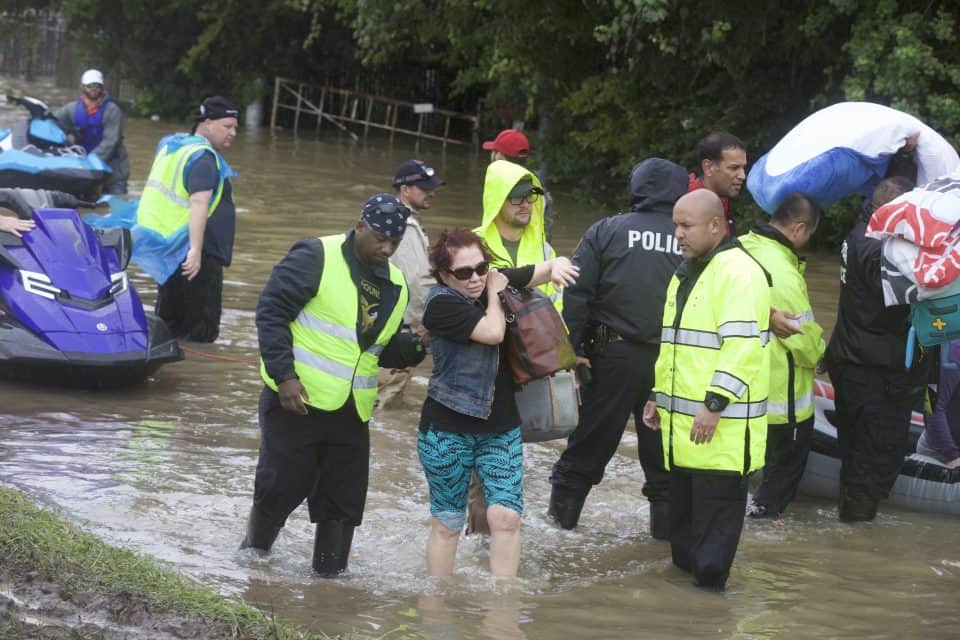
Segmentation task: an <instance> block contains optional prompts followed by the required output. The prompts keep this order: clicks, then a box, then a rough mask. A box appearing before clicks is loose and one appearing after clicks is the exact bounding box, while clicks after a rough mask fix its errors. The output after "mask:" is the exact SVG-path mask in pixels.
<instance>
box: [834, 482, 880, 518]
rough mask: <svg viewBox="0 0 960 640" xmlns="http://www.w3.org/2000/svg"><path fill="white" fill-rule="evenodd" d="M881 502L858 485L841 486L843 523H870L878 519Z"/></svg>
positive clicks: (840, 511)
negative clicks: (878, 508)
mask: <svg viewBox="0 0 960 640" xmlns="http://www.w3.org/2000/svg"><path fill="white" fill-rule="evenodd" d="M878 504H879V500H877V499H876V498H873V497H871V496H870V494H868V493H867V491H866V490H865V489H863V488H862V487H858V486H856V485H840V510H839V516H840V521H841V522H869V521H870V520H873V519H874V518H876V517H877V505H878Z"/></svg>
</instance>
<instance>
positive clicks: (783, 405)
mask: <svg viewBox="0 0 960 640" xmlns="http://www.w3.org/2000/svg"><path fill="white" fill-rule="evenodd" d="M793 408H794V411H796V412H797V413H798V414H799V413H800V412H801V411H804V410H806V409H812V408H813V391H811V392H810V393H805V394H803V395H802V396H800V397H799V398H797V400H796V402H794V403H793ZM789 410H790V405H789V403H787V402H767V413H769V414H777V415H781V416H786V415H787V412H788V411H789ZM797 419H798V420H800V418H799V415H798V418H797Z"/></svg>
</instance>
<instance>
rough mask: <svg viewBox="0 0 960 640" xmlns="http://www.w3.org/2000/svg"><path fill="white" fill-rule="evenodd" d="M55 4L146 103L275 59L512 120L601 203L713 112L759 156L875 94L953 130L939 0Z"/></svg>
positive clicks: (229, 89)
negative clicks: (638, 165)
mask: <svg viewBox="0 0 960 640" xmlns="http://www.w3.org/2000/svg"><path fill="white" fill-rule="evenodd" d="M62 3H63V8H64V11H65V12H66V13H67V15H68V16H69V17H70V19H71V24H73V25H74V26H75V28H76V29H77V31H78V32H79V33H87V34H90V36H91V38H92V40H93V41H94V42H95V43H96V44H97V46H98V48H99V51H100V52H101V55H102V57H103V60H104V61H105V62H108V63H110V64H115V65H122V66H123V71H124V73H125V74H126V75H127V77H129V78H131V79H132V80H134V81H135V82H136V83H137V84H138V85H139V86H141V87H142V88H143V89H144V90H145V92H144V95H145V96H147V97H148V98H149V100H148V101H149V102H150V104H151V107H152V108H153V109H154V110H157V111H161V112H164V113H174V112H179V113H183V112H184V111H185V109H188V108H190V107H192V105H194V104H195V103H196V101H197V100H198V99H199V97H201V96H202V95H205V94H209V93H212V92H222V93H226V94H229V95H233V96H243V98H244V99H246V98H249V97H252V96H253V94H254V89H253V87H255V86H256V83H255V81H256V80H257V79H258V78H259V79H265V80H268V81H269V80H270V79H271V78H272V77H273V76H275V75H287V76H292V77H295V78H298V79H302V80H304V81H329V82H332V83H335V84H340V85H346V86H350V87H356V88H361V89H367V90H371V91H375V92H378V93H382V94H386V95H392V96H395V97H400V98H408V99H417V100H430V101H434V102H437V103H440V104H443V105H444V106H447V107H451V108H455V109H460V110H464V111H474V110H478V111H479V113H480V115H481V123H482V127H483V128H484V130H483V131H482V132H481V133H482V135H490V134H493V133H495V132H496V130H497V129H499V128H500V127H502V126H504V125H508V126H509V124H511V122H512V120H513V119H523V120H525V121H526V123H527V126H528V130H530V131H531V133H532V134H533V135H532V138H533V141H534V149H535V151H536V154H537V159H538V160H539V161H540V162H541V164H542V165H549V168H550V173H551V181H552V182H553V183H554V184H558V183H564V184H567V185H570V186H571V187H572V188H573V189H575V190H578V191H579V192H580V194H581V195H588V196H590V197H592V198H593V199H595V200H598V201H602V202H604V203H605V204H608V205H610V206H613V203H614V202H615V201H621V200H622V198H623V195H624V188H625V183H626V176H627V173H628V171H629V168H630V167H631V166H632V165H633V164H634V163H635V162H636V161H638V160H640V159H642V158H644V157H647V156H651V155H659V156H662V157H666V158H670V159H673V160H675V161H678V162H680V163H681V164H684V165H686V166H687V167H689V168H690V169H693V168H694V162H695V158H694V153H695V145H696V142H697V140H699V139H700V138H701V137H702V136H703V135H704V134H706V133H707V132H709V131H711V130H714V129H725V130H728V131H731V132H733V133H735V134H737V135H739V136H740V137H741V138H743V139H744V140H745V141H746V142H747V143H748V146H749V152H750V153H749V155H750V157H751V159H756V158H757V157H759V155H761V154H762V153H763V152H765V151H766V150H768V149H769V148H770V147H771V146H773V144H775V143H776V141H777V140H778V139H780V137H782V136H783V135H784V134H785V133H786V132H787V131H789V130H790V128H792V127H793V126H794V125H795V124H796V123H797V122H799V121H800V120H801V119H803V118H804V117H805V116H806V115H808V114H809V113H811V112H812V111H814V110H815V109H818V108H820V107H823V106H825V105H828V104H831V103H833V102H836V101H839V100H846V99H851V100H861V99H862V100H871V101H876V102H879V103H883V104H889V105H891V106H893V107H895V108H898V109H901V110H904V111H907V112H909V113H912V114H914V115H916V116H918V117H919V118H921V119H922V120H924V121H926V122H928V123H929V124H930V125H931V126H933V127H934V128H936V129H937V130H939V131H940V132H941V133H943V134H944V135H945V136H946V137H947V138H948V139H950V140H951V142H953V143H954V144H957V143H960V98H958V95H960V92H958V89H960V46H958V43H957V35H956V34H957V27H958V24H957V23H958V19H960V6H958V5H957V4H956V2H953V1H948V0H940V1H935V0H925V1H923V2H921V1H919V0H790V1H788V0H761V1H759V2H758V1H756V0H750V1H747V0H727V1H725V2H720V1H718V0H694V1H686V0H551V1H550V2H545V1H544V2H515V1H512V0H260V1H258V2H240V1H239V0H207V2H205V3H200V4H198V3H193V2H188V1H187V0H62ZM741 200H745V201H747V202H749V198H741ZM738 206H739V208H740V209H741V210H742V209H744V208H745V206H744V205H743V204H741V205H738Z"/></svg>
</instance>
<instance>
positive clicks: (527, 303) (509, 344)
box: [498, 286, 577, 384]
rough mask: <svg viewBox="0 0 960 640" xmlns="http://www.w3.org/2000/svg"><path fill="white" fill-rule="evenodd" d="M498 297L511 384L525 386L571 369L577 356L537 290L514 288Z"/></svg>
mask: <svg viewBox="0 0 960 640" xmlns="http://www.w3.org/2000/svg"><path fill="white" fill-rule="evenodd" d="M498 295H499V297H500V302H501V304H502V305H503V314H504V316H505V317H506V320H507V335H506V337H505V338H504V341H503V342H504V347H505V348H506V349H507V362H508V363H509V365H510V372H511V373H512V374H513V381H514V382H516V383H517V384H524V383H526V382H529V381H530V380H534V379H536V378H543V377H546V376H549V375H552V374H554V373H556V372H557V371H562V370H564V369H572V368H573V366H574V365H575V364H576V362H577V355H576V353H574V351H573V345H571V344H570V339H569V338H568V337H567V329H566V327H565V326H564V324H563V319H562V318H561V317H560V314H559V313H557V310H556V309H555V308H554V306H553V303H552V302H550V298H548V297H547V296H545V295H543V293H541V292H540V291H537V290H536V289H518V288H516V287H513V286H508V287H506V288H505V289H504V290H503V291H501V292H500V293H499V294H498Z"/></svg>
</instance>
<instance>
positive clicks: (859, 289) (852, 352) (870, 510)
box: [824, 176, 926, 522]
mask: <svg viewBox="0 0 960 640" xmlns="http://www.w3.org/2000/svg"><path fill="white" fill-rule="evenodd" d="M912 188H913V182H912V181H911V180H909V179H908V178H905V177H901V176H897V177H892V178H887V179H886V180H884V181H882V182H881V183H880V184H878V185H877V187H876V189H875V190H874V192H873V197H872V201H871V202H870V203H869V205H868V206H867V207H866V208H865V211H864V214H863V216H861V218H860V220H858V221H857V223H856V224H855V225H854V227H853V229H851V230H850V233H849V234H848V235H847V237H846V239H845V240H844V242H843V244H842V245H841V247H840V304H839V306H838V310H837V324H836V327H835V328H834V330H833V335H832V336H831V337H830V344H829V345H828V346H827V353H826V356H825V358H824V360H825V361H826V363H827V366H828V367H829V371H830V380H831V381H832V382H833V386H834V391H835V393H836V405H837V424H838V425H839V426H838V428H837V444H838V445H839V449H840V460H841V466H840V503H839V513H838V515H839V517H840V520H843V521H846V522H856V521H864V520H873V518H874V517H876V515H877V506H878V504H879V501H880V499H881V498H885V497H886V496H887V494H888V493H889V492H890V489H891V488H892V487H893V483H894V482H896V479H897V474H898V473H899V472H900V466H901V465H902V464H903V458H904V456H905V455H906V452H907V441H908V434H909V427H910V414H911V412H912V410H913V408H915V407H917V406H918V405H919V404H920V403H921V402H922V400H923V391H924V387H925V382H926V366H925V363H922V362H914V364H913V366H912V368H911V370H910V371H904V368H903V361H904V355H905V351H906V343H907V332H908V330H909V328H910V324H909V312H910V308H909V307H908V306H907V305H901V306H894V307H887V306H885V305H884V303H883V290H882V285H881V280H880V263H881V254H882V246H883V245H882V242H881V241H880V240H875V239H873V238H867V237H866V236H865V235H864V232H865V230H866V228H867V221H868V220H869V219H870V214H872V212H873V211H874V210H875V209H877V208H879V207H880V206H882V205H884V204H886V203H887V202H889V201H890V200H893V199H894V198H896V197H897V196H899V195H900V194H901V193H904V192H905V191H909V190H910V189H912Z"/></svg>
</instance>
